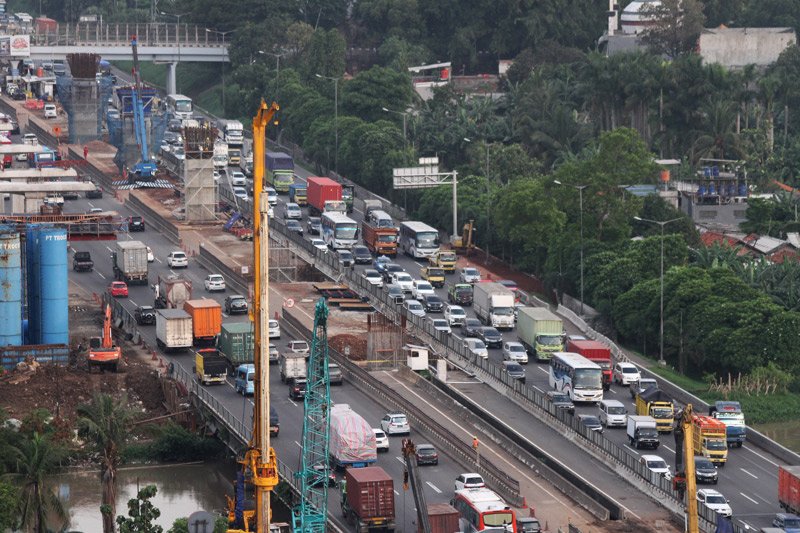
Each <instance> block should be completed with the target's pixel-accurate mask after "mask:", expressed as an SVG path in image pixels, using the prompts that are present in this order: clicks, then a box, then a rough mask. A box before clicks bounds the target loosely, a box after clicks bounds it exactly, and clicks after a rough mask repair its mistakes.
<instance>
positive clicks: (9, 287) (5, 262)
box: [0, 233, 22, 346]
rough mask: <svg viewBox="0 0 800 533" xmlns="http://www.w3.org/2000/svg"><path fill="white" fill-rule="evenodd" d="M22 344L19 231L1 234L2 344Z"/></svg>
mask: <svg viewBox="0 0 800 533" xmlns="http://www.w3.org/2000/svg"><path fill="white" fill-rule="evenodd" d="M20 344H22V249H21V245H20V239H19V233H2V234H0V346H8V345H11V346H19V345H20Z"/></svg>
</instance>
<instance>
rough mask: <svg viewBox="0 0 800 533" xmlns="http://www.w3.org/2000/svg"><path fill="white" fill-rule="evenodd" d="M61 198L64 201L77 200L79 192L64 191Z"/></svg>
mask: <svg viewBox="0 0 800 533" xmlns="http://www.w3.org/2000/svg"><path fill="white" fill-rule="evenodd" d="M61 197H62V198H63V199H64V200H77V199H78V198H79V197H78V193H77V191H64V192H62V193H61Z"/></svg>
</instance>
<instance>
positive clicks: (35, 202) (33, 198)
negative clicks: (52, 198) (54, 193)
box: [23, 192, 44, 214]
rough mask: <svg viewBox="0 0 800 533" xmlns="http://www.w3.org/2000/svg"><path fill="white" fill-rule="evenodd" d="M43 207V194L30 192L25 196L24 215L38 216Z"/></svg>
mask: <svg viewBox="0 0 800 533" xmlns="http://www.w3.org/2000/svg"><path fill="white" fill-rule="evenodd" d="M42 205H44V193H43V192H29V193H26V194H25V210H24V211H23V212H24V213H31V214H38V213H39V211H40V208H41V207H42Z"/></svg>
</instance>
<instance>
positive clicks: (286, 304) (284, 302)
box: [283, 298, 294, 308]
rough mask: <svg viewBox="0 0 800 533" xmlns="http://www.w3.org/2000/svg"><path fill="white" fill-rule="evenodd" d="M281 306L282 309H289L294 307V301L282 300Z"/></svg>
mask: <svg viewBox="0 0 800 533" xmlns="http://www.w3.org/2000/svg"><path fill="white" fill-rule="evenodd" d="M283 306H284V307H289V308H291V307H294V300H293V299H292V298H286V299H284V300H283Z"/></svg>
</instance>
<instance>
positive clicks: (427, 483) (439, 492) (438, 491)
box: [425, 481, 442, 494]
mask: <svg viewBox="0 0 800 533" xmlns="http://www.w3.org/2000/svg"><path fill="white" fill-rule="evenodd" d="M425 484H426V485H428V486H429V487H430V488H432V489H433V490H435V491H436V494H441V493H442V491H441V490H439V487H437V486H436V485H434V484H433V483H431V482H430V481H426V482H425Z"/></svg>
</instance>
